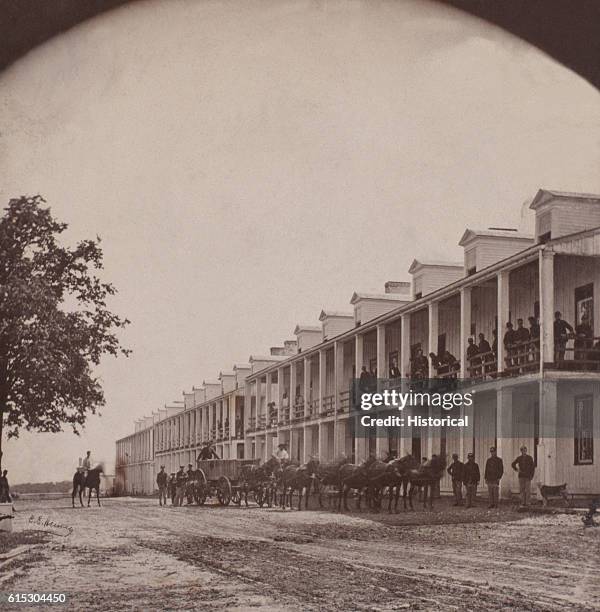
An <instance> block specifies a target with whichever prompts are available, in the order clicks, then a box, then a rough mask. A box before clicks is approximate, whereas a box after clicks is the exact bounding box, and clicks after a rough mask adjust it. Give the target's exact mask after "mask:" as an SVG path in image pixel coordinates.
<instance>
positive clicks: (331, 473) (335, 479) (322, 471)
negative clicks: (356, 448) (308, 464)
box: [314, 456, 349, 508]
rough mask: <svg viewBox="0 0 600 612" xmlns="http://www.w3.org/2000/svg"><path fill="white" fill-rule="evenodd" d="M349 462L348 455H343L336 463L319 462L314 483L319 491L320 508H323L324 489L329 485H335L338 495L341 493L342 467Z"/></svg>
mask: <svg viewBox="0 0 600 612" xmlns="http://www.w3.org/2000/svg"><path fill="white" fill-rule="evenodd" d="M347 463H349V459H348V458H347V457H345V456H344V457H342V458H341V459H340V460H339V461H336V462H334V463H319V465H318V466H317V469H316V472H315V480H314V485H315V488H316V490H317V493H318V499H319V508H323V489H324V488H325V487H327V486H332V487H334V488H335V489H336V490H337V492H338V495H339V494H341V480H340V469H341V467H342V466H343V465H346V464H347Z"/></svg>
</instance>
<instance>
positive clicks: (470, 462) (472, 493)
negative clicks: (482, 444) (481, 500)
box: [463, 453, 481, 508]
mask: <svg viewBox="0 0 600 612" xmlns="http://www.w3.org/2000/svg"><path fill="white" fill-rule="evenodd" d="M463 479H464V483H465V486H466V487H467V505H466V508H471V507H472V506H473V504H474V502H475V498H476V497H477V485H478V484H479V481H480V480H481V475H480V473H479V465H477V463H475V455H474V454H473V453H469V454H468V455H467V462H466V463H465V465H464V468H463Z"/></svg>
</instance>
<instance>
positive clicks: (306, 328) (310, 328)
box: [294, 325, 321, 336]
mask: <svg viewBox="0 0 600 612" xmlns="http://www.w3.org/2000/svg"><path fill="white" fill-rule="evenodd" d="M300 332H319V333H321V328H320V327H319V326H318V325H296V329H294V335H296V336H297V335H298V334H299V333H300Z"/></svg>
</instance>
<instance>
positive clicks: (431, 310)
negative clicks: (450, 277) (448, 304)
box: [427, 302, 439, 454]
mask: <svg viewBox="0 0 600 612" xmlns="http://www.w3.org/2000/svg"><path fill="white" fill-rule="evenodd" d="M438 310H439V306H438V303H437V302H429V304H428V305H427V315H428V327H429V351H428V353H427V362H428V363H429V378H435V376H436V371H435V368H434V367H433V363H432V362H431V359H430V358H429V353H435V354H436V355H437V352H438V350H437V345H438V336H439V331H438V330H439V316H438ZM430 454H431V453H430Z"/></svg>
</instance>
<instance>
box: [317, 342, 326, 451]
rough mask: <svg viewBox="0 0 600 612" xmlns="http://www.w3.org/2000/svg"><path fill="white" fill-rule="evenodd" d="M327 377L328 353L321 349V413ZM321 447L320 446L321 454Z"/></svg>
mask: <svg viewBox="0 0 600 612" xmlns="http://www.w3.org/2000/svg"><path fill="white" fill-rule="evenodd" d="M326 376H327V353H326V352H325V351H324V350H323V349H321V350H320V351H319V412H323V398H324V397H325V387H326V386H327V385H326ZM320 452H321V446H320V444H319V453H320Z"/></svg>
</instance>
